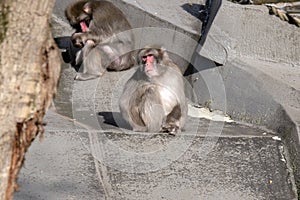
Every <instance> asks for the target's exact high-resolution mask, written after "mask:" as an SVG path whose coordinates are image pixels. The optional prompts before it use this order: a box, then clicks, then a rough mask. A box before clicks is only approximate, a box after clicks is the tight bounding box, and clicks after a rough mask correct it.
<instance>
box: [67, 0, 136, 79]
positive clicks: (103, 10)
mask: <svg viewBox="0 0 300 200" xmlns="http://www.w3.org/2000/svg"><path fill="white" fill-rule="evenodd" d="M65 15H66V17H67V19H68V20H69V23H70V25H71V26H72V27H73V28H75V29H76V32H75V33H74V34H73V35H72V40H73V43H74V45H76V46H78V47H82V49H81V51H80V52H78V53H77V56H76V65H78V64H81V63H83V73H78V74H77V75H76V77H75V79H76V80H89V79H94V78H97V77H99V76H101V75H103V73H105V71H106V70H115V71H120V70H125V69H128V68H130V67H132V66H133V65H134V62H135V60H134V57H133V51H132V50H133V49H134V38H133V33H132V32H131V29H132V28H131V25H130V24H129V22H128V21H127V19H126V17H125V15H124V14H123V13H122V11H121V10H119V9H118V8H117V7H116V6H114V5H113V4H112V3H111V2H108V1H96V0H80V1H77V2H75V3H73V4H71V5H69V6H68V7H67V8H66V10H65Z"/></svg>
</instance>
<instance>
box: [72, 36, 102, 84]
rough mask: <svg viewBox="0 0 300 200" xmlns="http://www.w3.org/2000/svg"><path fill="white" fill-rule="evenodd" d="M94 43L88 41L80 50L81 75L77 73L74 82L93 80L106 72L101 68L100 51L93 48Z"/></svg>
mask: <svg viewBox="0 0 300 200" xmlns="http://www.w3.org/2000/svg"><path fill="white" fill-rule="evenodd" d="M94 45H95V43H94V42H93V41H91V40H88V41H87V42H86V44H85V45H84V47H83V49H82V56H83V73H77V75H76V76H75V78H74V79H75V80H80V81H86V80H90V79H95V78H98V77H100V76H102V75H103V74H104V72H105V71H106V70H105V68H103V67H102V53H101V50H100V49H98V48H97V46H96V47H94Z"/></svg>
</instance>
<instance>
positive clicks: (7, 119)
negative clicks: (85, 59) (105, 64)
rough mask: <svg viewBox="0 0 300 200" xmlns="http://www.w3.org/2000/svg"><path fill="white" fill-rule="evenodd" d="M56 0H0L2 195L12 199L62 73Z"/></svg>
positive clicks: (0, 171) (0, 160) (0, 150)
mask: <svg viewBox="0 0 300 200" xmlns="http://www.w3.org/2000/svg"><path fill="white" fill-rule="evenodd" d="M54 2H55V1H54V0H0V6H1V8H0V199H12V197H13V193H14V191H15V190H16V189H17V188H18V186H17V184H16V178H17V175H18V173H19V170H20V168H21V166H22V163H23V161H24V156H25V152H26V151H27V149H28V147H29V146H30V144H31V142H32V141H33V140H34V138H35V137H36V136H37V135H38V134H39V133H40V134H41V133H42V132H43V116H44V114H45V112H46V109H47V108H48V107H49V105H50V103H51V101H52V98H53V95H54V94H55V92H56V86H57V82H58V79H59V75H60V55H59V51H58V49H57V47H56V45H55V44H54V41H53V39H52V35H51V29H50V26H49V24H50V17H51V14H52V9H53V6H54Z"/></svg>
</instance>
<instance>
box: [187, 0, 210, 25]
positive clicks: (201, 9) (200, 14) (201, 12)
mask: <svg viewBox="0 0 300 200" xmlns="http://www.w3.org/2000/svg"><path fill="white" fill-rule="evenodd" d="M181 8H182V9H183V10H185V11H187V12H188V13H190V14H191V15H193V16H194V17H196V18H197V19H199V20H200V21H202V22H204V20H205V17H206V10H205V5H202V4H190V3H185V4H183V5H182V6H181Z"/></svg>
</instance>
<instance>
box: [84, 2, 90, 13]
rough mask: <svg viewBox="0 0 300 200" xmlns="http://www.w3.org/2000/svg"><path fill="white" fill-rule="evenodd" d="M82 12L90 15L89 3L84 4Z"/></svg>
mask: <svg viewBox="0 0 300 200" xmlns="http://www.w3.org/2000/svg"><path fill="white" fill-rule="evenodd" d="M82 10H83V11H84V12H85V13H86V14H88V15H90V14H92V6H91V2H87V3H86V4H84V6H83V8H82Z"/></svg>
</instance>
